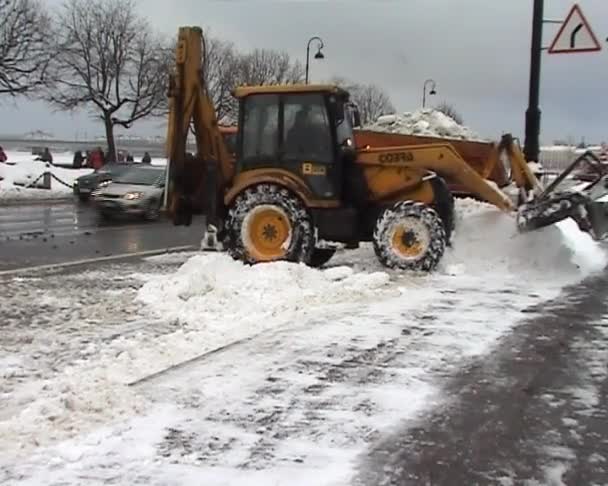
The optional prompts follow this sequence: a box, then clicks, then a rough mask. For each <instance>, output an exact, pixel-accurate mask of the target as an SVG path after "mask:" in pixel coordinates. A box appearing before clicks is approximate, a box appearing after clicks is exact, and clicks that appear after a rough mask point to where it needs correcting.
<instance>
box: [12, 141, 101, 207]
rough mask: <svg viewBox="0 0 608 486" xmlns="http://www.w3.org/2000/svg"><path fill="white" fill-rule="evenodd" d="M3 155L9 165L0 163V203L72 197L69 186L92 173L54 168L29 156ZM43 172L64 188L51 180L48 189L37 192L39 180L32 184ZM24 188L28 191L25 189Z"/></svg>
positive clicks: (22, 154) (18, 154)
mask: <svg viewBox="0 0 608 486" xmlns="http://www.w3.org/2000/svg"><path fill="white" fill-rule="evenodd" d="M7 155H8V161H9V163H0V200H3V199H4V200H7V199H50V198H63V197H66V196H69V195H70V194H71V193H72V188H71V187H70V186H71V185H72V184H73V183H74V181H75V180H76V179H77V178H78V177H80V176H82V175H86V174H90V173H91V172H92V169H79V170H72V169H64V168H61V167H54V166H52V165H50V164H46V163H45V162H40V161H36V160H33V159H34V156H32V155H31V154H26V153H20V152H9V153H8V154H7ZM47 171H48V172H51V173H52V174H53V175H54V176H55V177H57V178H58V179H60V180H61V181H63V182H65V184H67V185H65V184H62V183H60V182H59V181H57V180H56V179H53V178H52V179H51V189H50V190H48V189H41V188H40V187H41V184H42V182H43V181H42V179H40V180H39V181H38V182H36V180H37V179H38V178H39V177H40V176H41V175H42V174H43V173H44V172H47ZM34 182H36V184H33V183H34ZM28 185H32V187H25V186H28Z"/></svg>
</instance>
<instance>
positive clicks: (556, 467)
mask: <svg viewBox="0 0 608 486" xmlns="http://www.w3.org/2000/svg"><path fill="white" fill-rule="evenodd" d="M568 469H570V468H569V467H568V466H567V465H566V464H563V463H559V462H556V463H553V464H552V465H551V466H548V467H545V468H544V470H545V479H546V481H547V482H546V484H547V486H567V485H566V483H564V479H563V478H564V475H565V474H566V473H567V472H568Z"/></svg>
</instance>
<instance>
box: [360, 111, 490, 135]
mask: <svg viewBox="0 0 608 486" xmlns="http://www.w3.org/2000/svg"><path fill="white" fill-rule="evenodd" d="M365 129H368V130H375V131H379V132H390V133H404V134H407V135H421V136H427V137H442V138H452V139H460V140H474V141H484V140H483V139H482V138H481V136H480V135H478V134H477V133H475V132H474V131H473V130H471V129H470V128H468V127H466V126H462V125H459V124H458V123H457V122H456V121H455V120H454V119H453V118H451V117H449V116H447V115H444V114H443V113H441V112H440V111H437V110H432V109H423V110H417V111H414V112H406V113H402V114H394V115H384V116H381V117H379V118H378V119H377V120H376V122H375V123H372V124H370V125H368V126H366V127H365Z"/></svg>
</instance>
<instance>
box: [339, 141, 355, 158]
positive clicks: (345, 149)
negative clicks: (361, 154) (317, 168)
mask: <svg viewBox="0 0 608 486" xmlns="http://www.w3.org/2000/svg"><path fill="white" fill-rule="evenodd" d="M340 155H341V156H342V160H343V161H344V162H347V163H352V162H354V161H355V160H357V149H356V148H355V145H354V144H353V142H352V140H351V139H350V138H349V139H348V140H346V141H345V142H344V143H342V144H341V145H340Z"/></svg>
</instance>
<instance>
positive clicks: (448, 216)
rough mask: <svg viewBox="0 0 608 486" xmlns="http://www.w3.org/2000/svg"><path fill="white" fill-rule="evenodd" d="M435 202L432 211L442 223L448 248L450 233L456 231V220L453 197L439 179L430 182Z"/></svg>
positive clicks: (443, 181) (445, 184) (443, 182)
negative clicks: (435, 212)
mask: <svg viewBox="0 0 608 486" xmlns="http://www.w3.org/2000/svg"><path fill="white" fill-rule="evenodd" d="M431 184H432V186H433V193H434V195H435V201H434V202H433V205H432V207H433V209H434V210H435V211H437V214H438V215H439V217H440V218H441V221H443V229H444V230H445V238H446V243H447V245H448V246H450V244H451V242H452V233H453V232H454V230H455V229H456V218H455V215H454V195H453V194H452V191H450V188H449V187H448V185H447V183H446V182H445V180H444V179H443V178H441V177H435V178H434V179H432V180H431Z"/></svg>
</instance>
